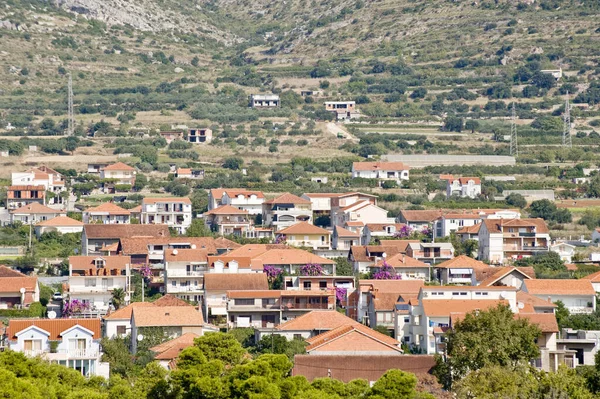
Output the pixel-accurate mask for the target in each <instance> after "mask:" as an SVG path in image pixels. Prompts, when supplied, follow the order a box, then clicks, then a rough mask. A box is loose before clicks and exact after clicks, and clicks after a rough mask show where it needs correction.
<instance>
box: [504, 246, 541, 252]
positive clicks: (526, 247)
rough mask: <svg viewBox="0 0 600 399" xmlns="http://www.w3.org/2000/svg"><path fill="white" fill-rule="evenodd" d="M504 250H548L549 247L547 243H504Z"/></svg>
mask: <svg viewBox="0 0 600 399" xmlns="http://www.w3.org/2000/svg"><path fill="white" fill-rule="evenodd" d="M503 249H504V251H507V252H515V251H516V252H521V251H523V252H537V251H548V247H547V246H545V245H535V246H534V245H504V246H503Z"/></svg>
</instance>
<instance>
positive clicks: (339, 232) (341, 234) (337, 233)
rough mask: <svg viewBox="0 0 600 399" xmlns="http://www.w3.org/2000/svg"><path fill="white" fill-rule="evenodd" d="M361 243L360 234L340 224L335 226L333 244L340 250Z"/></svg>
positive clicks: (348, 248) (332, 237) (332, 236)
mask: <svg viewBox="0 0 600 399" xmlns="http://www.w3.org/2000/svg"><path fill="white" fill-rule="evenodd" d="M355 245H360V234H359V233H357V232H355V231H352V230H348V229H345V228H343V227H340V226H334V227H333V233H332V235H331V246H332V248H333V249H336V250H339V251H348V250H350V248H351V247H352V246H355Z"/></svg>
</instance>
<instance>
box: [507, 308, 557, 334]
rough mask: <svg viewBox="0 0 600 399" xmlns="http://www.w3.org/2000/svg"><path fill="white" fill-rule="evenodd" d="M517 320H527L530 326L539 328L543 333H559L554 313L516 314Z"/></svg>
mask: <svg viewBox="0 0 600 399" xmlns="http://www.w3.org/2000/svg"><path fill="white" fill-rule="evenodd" d="M515 319H526V320H527V321H529V323H530V324H534V325H536V326H538V327H539V328H540V330H542V332H543V333H557V332H558V331H559V330H558V323H557V321H556V316H555V315H554V313H533V312H532V313H516V314H515Z"/></svg>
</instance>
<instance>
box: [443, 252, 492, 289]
mask: <svg viewBox="0 0 600 399" xmlns="http://www.w3.org/2000/svg"><path fill="white" fill-rule="evenodd" d="M487 269H490V265H488V264H486V263H483V262H481V261H479V260H476V259H473V258H471V257H469V256H466V255H459V256H457V257H455V258H452V259H450V260H447V261H445V262H442V263H439V264H437V265H435V267H434V270H435V275H436V279H437V280H438V281H440V282H441V283H442V284H443V285H447V284H461V285H475V284H476V282H477V281H478V274H477V273H478V271H481V270H487Z"/></svg>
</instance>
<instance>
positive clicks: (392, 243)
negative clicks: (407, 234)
mask: <svg viewBox="0 0 600 399" xmlns="http://www.w3.org/2000/svg"><path fill="white" fill-rule="evenodd" d="M418 242H421V241H420V240H379V245H381V246H382V247H395V248H396V249H397V250H398V253H406V248H408V245H409V244H411V243H418Z"/></svg>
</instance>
